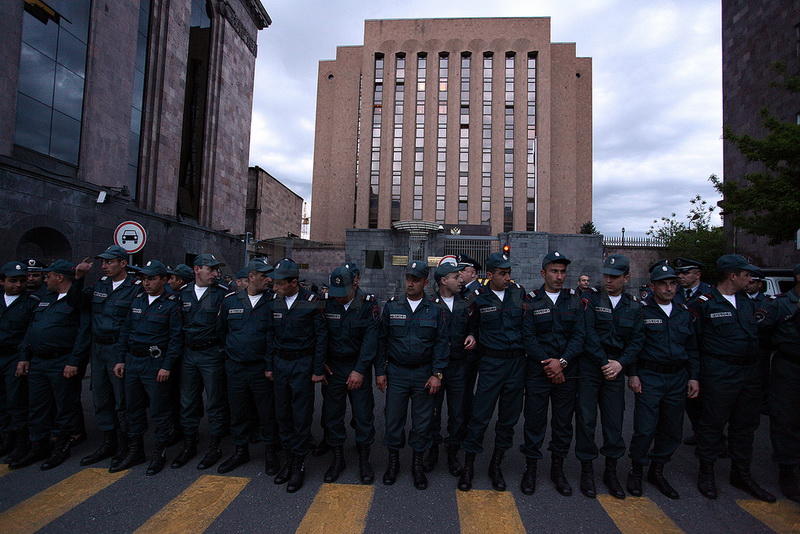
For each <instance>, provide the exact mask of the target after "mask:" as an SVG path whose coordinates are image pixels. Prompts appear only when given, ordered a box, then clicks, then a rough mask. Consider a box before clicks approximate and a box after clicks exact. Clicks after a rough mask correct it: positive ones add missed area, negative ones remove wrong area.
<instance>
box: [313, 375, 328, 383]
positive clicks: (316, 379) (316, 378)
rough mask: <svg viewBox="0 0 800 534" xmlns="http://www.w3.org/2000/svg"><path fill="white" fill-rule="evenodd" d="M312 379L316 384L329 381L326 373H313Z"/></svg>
mask: <svg viewBox="0 0 800 534" xmlns="http://www.w3.org/2000/svg"><path fill="white" fill-rule="evenodd" d="M311 381H312V382H314V383H315V384H316V383H317V382H322V383H323V384H327V383H328V379H327V378H325V375H324V374H321V375H311Z"/></svg>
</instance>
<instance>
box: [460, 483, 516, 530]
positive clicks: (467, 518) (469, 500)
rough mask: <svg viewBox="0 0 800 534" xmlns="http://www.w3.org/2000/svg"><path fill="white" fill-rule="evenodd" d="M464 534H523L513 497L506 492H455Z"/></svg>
mask: <svg viewBox="0 0 800 534" xmlns="http://www.w3.org/2000/svg"><path fill="white" fill-rule="evenodd" d="M456 500H457V501H458V521H459V523H461V534H486V533H487V532H502V533H504V534H524V533H525V527H524V526H523V525H522V518H521V517H520V516H519V511H518V510H517V503H516V502H515V501H514V496H513V495H512V494H511V493H509V492H506V491H492V490H471V491H458V490H456Z"/></svg>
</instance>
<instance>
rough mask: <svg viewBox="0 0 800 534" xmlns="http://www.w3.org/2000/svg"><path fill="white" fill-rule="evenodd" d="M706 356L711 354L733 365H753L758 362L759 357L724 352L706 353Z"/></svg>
mask: <svg viewBox="0 0 800 534" xmlns="http://www.w3.org/2000/svg"><path fill="white" fill-rule="evenodd" d="M705 356H710V357H712V358H714V359H716V360H722V361H723V362H725V363H729V364H731V365H753V364H755V363H756V362H758V357H753V358H751V357H748V356H724V355H722V354H705Z"/></svg>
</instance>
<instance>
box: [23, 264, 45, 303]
mask: <svg viewBox="0 0 800 534" xmlns="http://www.w3.org/2000/svg"><path fill="white" fill-rule="evenodd" d="M25 264H26V265H27V266H28V272H27V275H26V279H25V288H26V291H27V292H28V293H33V294H35V295H36V296H37V297H39V298H40V299H41V298H42V297H44V296H45V295H47V286H46V285H45V283H44V270H43V269H44V268H45V267H46V265H45V264H43V263H42V262H41V261H39V260H37V259H36V258H29V259H28V260H26V261H25Z"/></svg>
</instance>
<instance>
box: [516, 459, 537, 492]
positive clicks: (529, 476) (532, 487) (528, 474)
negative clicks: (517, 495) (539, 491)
mask: <svg viewBox="0 0 800 534" xmlns="http://www.w3.org/2000/svg"><path fill="white" fill-rule="evenodd" d="M537 463H538V461H537V460H536V458H525V472H524V473H522V480H521V481H520V483H519V489H520V490H522V493H524V494H525V495H533V494H534V492H535V491H536V464H537Z"/></svg>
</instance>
